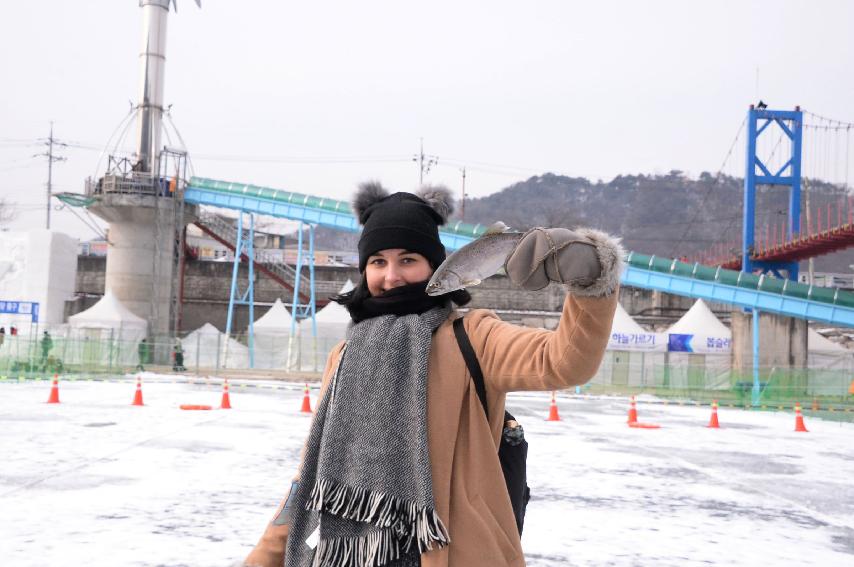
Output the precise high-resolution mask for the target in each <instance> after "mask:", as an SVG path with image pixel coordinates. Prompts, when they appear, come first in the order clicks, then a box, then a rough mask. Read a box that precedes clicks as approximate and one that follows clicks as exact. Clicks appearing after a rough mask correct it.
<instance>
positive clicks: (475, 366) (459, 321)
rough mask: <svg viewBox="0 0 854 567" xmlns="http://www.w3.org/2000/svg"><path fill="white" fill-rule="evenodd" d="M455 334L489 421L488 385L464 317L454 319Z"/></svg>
mask: <svg viewBox="0 0 854 567" xmlns="http://www.w3.org/2000/svg"><path fill="white" fill-rule="evenodd" d="M454 336H456V337H457V343H458V344H459V345H460V351H461V352H462V353H463V359H465V361H466V366H467V367H468V369H469V374H471V377H472V380H474V389H475V390H476V391H477V397H478V398H480V405H482V406H483V413H485V414H486V420H487V421H489V407H488V406H487V405H486V386H485V385H484V383H483V371H482V370H481V369H480V363H479V362H478V361H477V355H476V354H475V353H474V347H472V346H471V341H470V340H469V336H468V333H466V328H465V326H464V325H463V318H462V317H458V318H456V319H454Z"/></svg>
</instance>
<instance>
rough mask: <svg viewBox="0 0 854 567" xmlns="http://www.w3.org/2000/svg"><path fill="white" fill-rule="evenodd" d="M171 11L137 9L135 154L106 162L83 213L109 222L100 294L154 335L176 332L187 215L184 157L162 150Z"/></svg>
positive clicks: (166, 3)
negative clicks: (139, 38) (105, 292)
mask: <svg viewBox="0 0 854 567" xmlns="http://www.w3.org/2000/svg"><path fill="white" fill-rule="evenodd" d="M196 3H197V4H199V3H200V0H196ZM170 4H175V7H176V10H177V4H176V0H140V2H139V6H140V8H141V10H142V45H141V50H140V57H139V65H140V85H139V88H140V91H139V102H138V103H137V106H136V108H135V122H136V131H137V137H136V152H135V154H134V155H133V156H132V157H131V158H127V157H116V156H109V158H108V165H107V171H106V173H105V174H104V175H103V177H101V178H99V179H97V180H94V179H91V178H90V179H87V180H86V196H87V197H88V198H90V199H91V204H89V205H88V208H89V210H90V211H92V212H93V213H94V214H96V215H97V216H99V217H100V218H102V219H104V220H105V221H107V222H108V223H109V231H108V234H107V238H108V249H107V267H106V274H105V290H109V291H111V292H112V293H113V294H114V295H115V296H116V297H117V298H118V299H119V300H120V301H121V302H122V303H123V304H124V305H125V306H126V307H128V308H129V309H130V310H131V311H133V312H134V313H135V314H137V315H138V316H140V317H143V318H145V319H146V320H147V321H148V324H149V332H150V333H151V334H152V335H155V336H157V335H165V334H167V333H169V331H170V330H172V329H174V330H177V328H176V325H177V319H178V316H179V313H180V305H176V300H175V298H176V297H178V295H177V293H178V291H177V285H176V283H175V278H174V277H173V276H174V274H175V273H177V272H176V270H177V267H178V266H179V265H180V262H181V260H182V259H183V258H181V256H182V254H183V250H184V245H183V233H184V231H183V228H184V226H185V225H186V224H187V221H188V220H189V216H188V215H189V213H191V212H192V211H189V210H187V211H185V209H184V204H183V197H182V195H183V189H184V186H185V184H186V179H187V173H186V169H187V159H186V158H187V156H186V151H184V150H173V149H169V148H166V147H163V146H161V131H162V127H163V115H164V112H165V110H164V105H163V91H164V88H163V87H164V77H165V66H166V23H167V19H168V16H169V8H170ZM128 119H131V118H130V116H129V118H128ZM129 125H130V123H128V124H127V126H129ZM117 146H118V143H117Z"/></svg>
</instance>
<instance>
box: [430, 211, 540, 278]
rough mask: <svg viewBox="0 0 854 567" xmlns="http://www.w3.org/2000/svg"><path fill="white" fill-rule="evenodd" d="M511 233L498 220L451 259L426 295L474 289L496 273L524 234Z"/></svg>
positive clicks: (441, 269)
mask: <svg viewBox="0 0 854 567" xmlns="http://www.w3.org/2000/svg"><path fill="white" fill-rule="evenodd" d="M509 230H510V229H509V228H508V227H507V225H505V224H504V223H503V222H501V221H499V222H497V223H495V224H493V225H492V226H490V227H489V228H488V229H486V232H485V233H483V234H482V235H481V236H480V238H478V239H477V240H473V241H471V242H469V243H468V244H466V245H465V246H463V247H462V248H460V249H459V250H457V251H456V252H454V253H453V254H451V255H450V256H448V257H447V258H446V259H445V261H444V262H442V265H441V266H439V267H438V268H436V271H435V272H434V273H433V277H432V278H430V281H429V282H427V295H443V294H445V293H450V292H452V291H456V290H458V289H462V288H464V287H471V286H475V285H477V284H479V283H480V282H481V281H483V280H485V279H486V278H488V277H489V276H491V275H493V274H495V273H496V272H497V271H498V270H500V269H501V267H502V266H504V262H505V260H506V259H507V256H508V255H509V254H510V252H512V251H513V249H514V248H515V247H516V244H518V243H519V240H521V238H522V236H523V234H524V233H521V232H508V231H509Z"/></svg>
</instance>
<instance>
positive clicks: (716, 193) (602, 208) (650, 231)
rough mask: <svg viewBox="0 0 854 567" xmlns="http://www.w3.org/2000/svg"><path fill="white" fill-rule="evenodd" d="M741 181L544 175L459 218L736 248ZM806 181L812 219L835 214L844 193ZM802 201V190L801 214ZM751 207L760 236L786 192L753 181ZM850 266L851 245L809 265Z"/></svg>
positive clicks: (671, 247) (676, 251)
mask: <svg viewBox="0 0 854 567" xmlns="http://www.w3.org/2000/svg"><path fill="white" fill-rule="evenodd" d="M743 183H744V182H743V180H742V179H740V178H734V177H729V176H715V175H712V174H709V173H707V172H704V173H702V174H700V176H699V177H698V178H697V179H691V178H689V177H687V176H685V175H684V174H683V173H682V172H680V171H678V170H673V171H671V172H670V173H668V174H666V175H620V176H617V177H615V178H614V179H612V180H611V181H609V182H602V181H597V182H593V181H590V180H588V179H585V178H583V177H565V176H561V175H554V174H551V173H546V174H544V175H539V176H535V177H531V178H530V179H527V180H525V181H521V182H518V183H515V184H513V185H511V186H509V187H507V188H505V189H503V190H502V191H499V192H498V193H494V194H492V195H488V196H486V197H481V198H478V199H472V200H470V201H467V202H466V207H465V220H466V221H467V222H480V223H486V224H489V223H492V222H494V221H496V220H501V221H503V222H504V223H505V224H507V225H510V226H512V227H513V228H518V229H525V228H528V227H531V226H564V227H570V228H571V227H574V226H579V225H585V226H591V227H595V228H600V229H602V230H605V231H608V232H610V233H613V234H617V235H620V236H622V237H623V241H624V244H625V246H626V248H627V249H629V250H636V251H638V252H643V253H646V254H657V255H664V256H668V257H679V256H687V255H690V254H691V253H694V252H699V251H702V250H706V249H708V248H710V247H711V246H713V245H715V244H719V243H734V246H735V247H736V248H738V247H740V242H741V226H742V201H743V195H742V193H743ZM807 183H808V184H809V188H810V201H811V203H810V205H811V210H812V211H813V218H815V215H816V211H818V210H819V209H821V210H822V218H824V214H826V210H827V205H828V203H831V204H832V206H833V214H834V216H835V214H836V205H837V203H839V202H840V201H842V200H844V199H845V198H846V193H845V190H844V188H842V187H840V186H835V185H831V184H827V183H823V182H816V181H812V180H808V181H807ZM804 198H805V196H804V195H803V194H802V196H801V201H802V203H801V209H802V211H803V210H804V209H805V204H804V202H803V201H804ZM756 208H757V211H758V214H757V217H756V227H757V231H760V230H761V231H763V234H764V230H765V227H766V226H771V227H775V226H779V225H780V224H781V223H783V222H784V221H785V218H786V216H785V215H786V211H787V210H788V191H787V190H786V189H785V188H783V187H770V186H761V187H760V188H759V189H758V191H757V204H756ZM457 218H459V214H458V215H457ZM822 224H824V220H823V221H822ZM803 230H806V227H803ZM852 263H854V250H849V251H845V252H842V253H838V254H834V255H828V256H823V257H820V258H818V259H816V270H819V271H829V272H830V271H836V272H847V271H849V269H848V266H849V264H852Z"/></svg>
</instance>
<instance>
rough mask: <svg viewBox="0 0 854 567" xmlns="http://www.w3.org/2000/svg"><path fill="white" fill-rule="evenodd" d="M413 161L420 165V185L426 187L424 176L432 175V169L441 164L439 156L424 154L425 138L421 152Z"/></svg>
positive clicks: (413, 157) (422, 141)
mask: <svg viewBox="0 0 854 567" xmlns="http://www.w3.org/2000/svg"><path fill="white" fill-rule="evenodd" d="M412 161H414V162H417V163H418V184H419V185H424V176H425V175H427V174H428V173H430V168H431V167H433V166H434V165H436V164H437V163H439V156H431V155H425V154H424V138H421V150H420V151H419V152H418V153H417V154H416V155H414V156H412Z"/></svg>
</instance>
